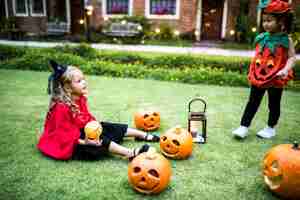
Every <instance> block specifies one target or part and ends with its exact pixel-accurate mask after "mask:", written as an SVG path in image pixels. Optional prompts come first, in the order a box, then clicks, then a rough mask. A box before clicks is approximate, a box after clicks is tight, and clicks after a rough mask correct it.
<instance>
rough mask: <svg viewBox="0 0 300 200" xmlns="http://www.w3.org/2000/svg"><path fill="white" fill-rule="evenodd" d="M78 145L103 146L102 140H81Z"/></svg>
mask: <svg viewBox="0 0 300 200" xmlns="http://www.w3.org/2000/svg"><path fill="white" fill-rule="evenodd" d="M78 144H81V145H90V146H101V145H102V140H100V141H99V140H96V141H95V140H82V139H79V140H78Z"/></svg>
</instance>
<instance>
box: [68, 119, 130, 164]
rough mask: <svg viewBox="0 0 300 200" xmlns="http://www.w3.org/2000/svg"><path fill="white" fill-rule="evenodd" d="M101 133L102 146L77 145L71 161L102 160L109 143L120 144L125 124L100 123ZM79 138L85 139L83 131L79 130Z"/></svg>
mask: <svg viewBox="0 0 300 200" xmlns="http://www.w3.org/2000/svg"><path fill="white" fill-rule="evenodd" d="M101 125H102V128H103V131H102V134H101V136H100V137H101V139H102V144H101V146H89V145H80V144H78V145H77V146H76V148H75V152H74V154H73V159H79V160H97V159H100V158H102V157H103V156H105V155H106V154H107V153H108V148H109V145H110V143H111V141H113V142H115V143H118V144H120V143H122V142H123V138H124V136H125V134H126V132H127V128H128V125H127V124H119V123H111V122H101ZM80 133H81V134H80V138H81V139H84V138H85V133H84V130H83V129H81V130H80Z"/></svg>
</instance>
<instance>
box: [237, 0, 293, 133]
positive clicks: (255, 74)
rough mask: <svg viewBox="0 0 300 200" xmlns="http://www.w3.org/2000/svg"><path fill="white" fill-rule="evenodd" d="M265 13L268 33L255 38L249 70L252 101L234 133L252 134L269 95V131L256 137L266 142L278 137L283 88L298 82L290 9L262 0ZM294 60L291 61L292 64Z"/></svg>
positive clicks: (264, 18) (264, 131)
mask: <svg viewBox="0 0 300 200" xmlns="http://www.w3.org/2000/svg"><path fill="white" fill-rule="evenodd" d="M258 8H259V9H263V10H262V13H263V20H264V21H263V28H264V29H265V30H266V32H264V33H261V34H259V35H258V36H257V37H256V38H255V47H256V48H255V56H254V58H253V59H252V62H251V64H250V66H249V72H248V81H249V83H250V85H251V90H250V95H249V99H248V102H247V105H246V108H245V110H244V113H243V116H242V118H241V123H240V127H239V128H237V129H236V130H234V131H233V132H232V133H233V134H234V135H235V136H237V137H240V138H245V137H246V136H247V134H248V127H249V126H250V124H251V121H252V119H253V118H254V115H255V114H256V112H257V110H258V108H259V105H260V103H261V100H262V98H263V96H264V94H265V92H267V93H268V108H269V117H268V124H267V127H266V128H265V129H263V130H261V131H259V132H258V133H257V134H256V135H257V136H259V137H262V138H271V137H273V136H275V134H276V133H275V129H274V128H273V127H274V126H275V125H276V124H277V122H278V120H279V117H280V102H281V97H282V92H283V88H284V87H285V86H286V85H287V83H288V81H289V80H291V79H293V78H294V73H293V70H292V67H293V62H294V59H293V58H292V57H293V55H292V54H293V53H291V54H290V53H289V52H293V51H294V50H293V45H292V41H291V40H290V39H289V37H288V31H289V30H290V29H289V28H288V27H290V25H291V23H292V21H288V20H287V19H290V18H289V17H290V16H291V13H290V11H291V7H290V5H289V4H288V3H287V2H285V1H281V0H260V2H259V5H258ZM290 58H291V60H290Z"/></svg>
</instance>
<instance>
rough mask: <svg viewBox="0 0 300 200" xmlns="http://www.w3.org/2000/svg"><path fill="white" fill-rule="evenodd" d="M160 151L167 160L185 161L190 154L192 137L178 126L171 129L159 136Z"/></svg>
mask: <svg viewBox="0 0 300 200" xmlns="http://www.w3.org/2000/svg"><path fill="white" fill-rule="evenodd" d="M160 149H161V151H162V153H163V154H164V155H165V156H167V157H169V158H173V159H185V158H187V157H189V156H190V155H191V154H192V150H193V138H192V135H191V134H190V133H189V132H188V131H187V130H186V129H183V128H181V127H180V126H176V127H174V128H171V129H169V130H167V131H166V133H165V134H163V135H161V137H160Z"/></svg>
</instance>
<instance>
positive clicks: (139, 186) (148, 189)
mask: <svg viewBox="0 0 300 200" xmlns="http://www.w3.org/2000/svg"><path fill="white" fill-rule="evenodd" d="M158 185H159V184H155V185H154V186H153V187H151V188H147V187H143V186H141V185H138V186H137V188H138V189H140V190H142V191H143V192H146V193H147V192H152V191H153V190H154V189H155V188H156V187H157V186H158Z"/></svg>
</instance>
